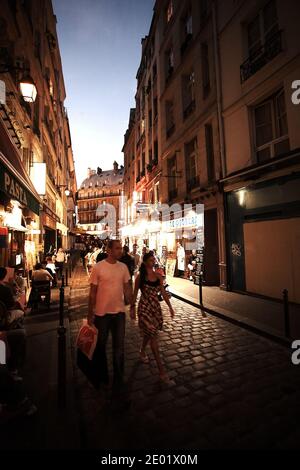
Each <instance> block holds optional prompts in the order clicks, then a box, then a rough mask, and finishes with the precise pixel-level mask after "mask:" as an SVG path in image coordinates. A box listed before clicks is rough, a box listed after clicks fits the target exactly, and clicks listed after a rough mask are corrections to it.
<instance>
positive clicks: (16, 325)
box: [0, 267, 26, 381]
mask: <svg viewBox="0 0 300 470" xmlns="http://www.w3.org/2000/svg"><path fill="white" fill-rule="evenodd" d="M6 276H7V269H6V268H3V267H1V268H0V302H1V303H2V306H3V307H2V309H1V311H0V330H1V331H2V332H5V335H6V339H7V342H8V345H9V349H10V357H9V360H8V364H7V366H8V370H9V372H10V374H11V376H12V377H13V379H14V380H16V381H18V380H22V379H21V378H20V376H19V374H18V370H19V368H20V367H22V366H23V365H24V360H25V350H26V333H25V330H24V324H23V321H24V311H23V310H22V309H21V307H20V304H19V303H18V302H17V301H16V300H15V299H14V296H13V294H12V291H11V288H10V287H9V286H8V285H6V284H5V282H4V279H5V278H6Z"/></svg>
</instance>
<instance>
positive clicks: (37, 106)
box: [33, 96, 41, 137]
mask: <svg viewBox="0 0 300 470" xmlns="http://www.w3.org/2000/svg"><path fill="white" fill-rule="evenodd" d="M33 132H34V133H35V134H36V135H37V136H38V137H40V135H41V132H40V100H39V97H38V96H37V97H36V100H35V102H34V114H33Z"/></svg>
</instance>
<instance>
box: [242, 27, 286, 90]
mask: <svg viewBox="0 0 300 470" xmlns="http://www.w3.org/2000/svg"><path fill="white" fill-rule="evenodd" d="M281 51H282V30H280V31H277V32H276V33H275V34H273V35H272V36H271V37H270V38H269V39H268V40H267V41H266V42H265V43H264V44H263V45H262V46H261V47H260V48H259V49H258V50H257V51H256V53H255V55H253V56H250V57H248V59H247V60H246V61H245V62H244V63H243V64H242V65H241V67H240V73H241V83H243V82H245V81H246V80H248V78H250V77H251V76H252V75H254V74H255V73H256V72H258V71H259V70H260V69H261V68H263V67H264V66H265V65H266V64H267V63H268V62H271V60H273V59H274V57H276V56H277V55H278V54H279V53H280V52H281Z"/></svg>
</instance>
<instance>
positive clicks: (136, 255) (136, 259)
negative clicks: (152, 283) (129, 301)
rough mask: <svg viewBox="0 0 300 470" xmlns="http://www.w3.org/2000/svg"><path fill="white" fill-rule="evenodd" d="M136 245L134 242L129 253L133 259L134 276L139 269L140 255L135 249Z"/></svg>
mask: <svg viewBox="0 0 300 470" xmlns="http://www.w3.org/2000/svg"><path fill="white" fill-rule="evenodd" d="M137 249H138V246H137V244H136V243H135V244H134V245H133V247H132V252H131V253H130V256H132V258H133V261H134V277H135V278H136V277H137V275H138V272H139V269H140V261H141V255H140V254H139V253H138V251H137Z"/></svg>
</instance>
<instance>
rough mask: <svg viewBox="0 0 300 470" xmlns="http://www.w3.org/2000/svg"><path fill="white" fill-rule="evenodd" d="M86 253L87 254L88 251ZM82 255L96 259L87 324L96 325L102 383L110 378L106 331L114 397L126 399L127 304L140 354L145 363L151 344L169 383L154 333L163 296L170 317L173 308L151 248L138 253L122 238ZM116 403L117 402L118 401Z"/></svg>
mask: <svg viewBox="0 0 300 470" xmlns="http://www.w3.org/2000/svg"><path fill="white" fill-rule="evenodd" d="M90 253H92V255H90V257H89V258H87V256H89V254H90ZM85 259H89V260H90V259H95V261H93V262H92V265H91V269H89V270H88V275H89V282H90V295H89V307H88V324H89V325H90V326H91V327H96V328H97V330H98V341H97V346H96V351H95V354H96V355H97V358H98V359H97V363H96V365H95V367H97V368H98V371H99V377H100V382H101V383H102V385H103V387H104V388H105V387H107V385H108V383H109V376H108V365H107V356H106V345H107V340H108V336H109V333H111V335H112V347H113V382H112V397H117V399H118V401H119V402H121V403H122V402H123V403H124V404H126V403H127V402H128V399H127V398H128V397H127V392H126V385H125V383H124V363H125V357H124V356H125V351H124V340H125V324H126V322H125V317H126V311H128V309H129V314H130V318H131V319H132V320H135V319H136V316H137V318H138V327H139V330H140V335H141V346H140V351H139V354H140V360H141V361H142V362H143V363H145V364H148V363H149V356H148V354H147V348H148V346H150V347H151V350H152V353H153V356H154V359H155V361H156V365H157V368H158V377H159V380H160V381H162V382H164V383H168V382H169V377H168V373H167V371H166V370H165V368H164V366H163V362H162V359H161V355H160V351H159V344H158V334H159V331H160V330H162V327H163V311H162V308H161V301H162V300H164V301H165V302H166V303H167V305H168V307H169V310H170V315H171V318H174V315H175V312H174V310H173V307H172V305H171V302H170V294H169V293H168V291H167V289H166V284H165V276H164V271H163V270H162V269H161V266H160V263H159V259H158V257H157V254H156V252H155V250H153V251H149V250H148V249H147V247H144V248H143V249H142V253H138V247H137V245H134V246H133V250H132V252H130V250H129V247H128V246H126V245H125V246H124V247H122V245H121V243H120V241H118V240H109V241H108V242H107V243H106V244H103V245H102V246H101V247H99V246H97V247H92V249H91V250H90V251H89V252H88V254H87V255H84V254H83V255H82V260H83V263H84V260H85ZM119 404H120V403H119Z"/></svg>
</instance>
